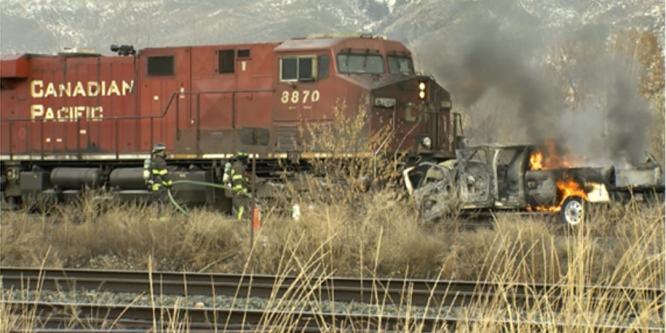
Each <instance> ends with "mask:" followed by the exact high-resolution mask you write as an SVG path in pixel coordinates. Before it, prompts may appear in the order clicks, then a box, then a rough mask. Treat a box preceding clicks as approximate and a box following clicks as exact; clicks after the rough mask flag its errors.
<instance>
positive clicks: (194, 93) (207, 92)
mask: <svg viewBox="0 0 666 333" xmlns="http://www.w3.org/2000/svg"><path fill="white" fill-rule="evenodd" d="M259 92H275V89H257V90H220V91H215V90H212V91H197V92H193V91H187V92H175V93H172V94H171V97H170V98H169V102H168V103H167V105H166V107H164V110H163V111H162V112H161V113H159V114H156V115H148V116H143V115H126V116H110V117H104V118H102V119H99V120H98V121H104V120H116V119H118V120H127V119H150V118H162V117H164V116H166V114H167V112H168V110H169V108H170V107H171V104H172V103H173V100H174V99H175V98H176V96H181V95H204V94H221V95H223V94H232V95H235V94H249V93H259ZM15 121H16V122H18V121H34V122H37V121H40V120H36V119H32V118H30V117H20V118H19V117H17V118H5V119H0V122H15ZM41 122H45V123H46V122H47V121H45V120H41ZM54 122H58V121H54Z"/></svg>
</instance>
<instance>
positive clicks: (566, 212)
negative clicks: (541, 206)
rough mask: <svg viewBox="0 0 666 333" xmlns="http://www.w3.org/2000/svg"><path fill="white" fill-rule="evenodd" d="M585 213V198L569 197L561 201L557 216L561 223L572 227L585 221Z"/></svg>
mask: <svg viewBox="0 0 666 333" xmlns="http://www.w3.org/2000/svg"><path fill="white" fill-rule="evenodd" d="M586 213H587V207H586V205H585V200H583V198H580V197H570V198H567V199H566V200H564V202H563V203H562V206H561V207H560V213H559V218H560V221H561V222H562V223H564V224H566V225H568V226H571V227H574V226H577V225H579V224H581V223H583V222H584V221H585V216H586Z"/></svg>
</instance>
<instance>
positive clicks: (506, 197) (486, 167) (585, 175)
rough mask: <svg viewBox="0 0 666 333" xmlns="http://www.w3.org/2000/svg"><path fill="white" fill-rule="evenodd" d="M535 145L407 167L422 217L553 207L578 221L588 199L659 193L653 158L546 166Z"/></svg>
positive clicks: (469, 151) (468, 151) (475, 150)
mask: <svg viewBox="0 0 666 333" xmlns="http://www.w3.org/2000/svg"><path fill="white" fill-rule="evenodd" d="M541 154H542V153H541V152H540V151H539V150H537V148H536V147H535V146H532V145H516V146H477V147H468V148H462V149H458V150H457V151H456V158H455V159H453V160H448V161H444V162H441V163H428V162H424V163H421V164H419V165H417V166H415V167H410V168H408V169H405V170H404V172H403V176H404V181H405V184H406V186H407V190H408V192H409V193H410V195H411V196H412V197H413V198H414V200H415V201H416V204H417V206H418V209H419V213H420V216H421V218H422V220H423V221H433V220H437V219H439V218H441V217H443V216H446V215H447V214H449V213H452V212H453V211H454V210H456V211H457V210H472V211H478V210H517V211H525V212H550V213H557V214H559V217H560V219H561V220H562V221H563V222H565V223H568V224H571V225H575V224H578V223H580V222H582V221H583V220H584V217H585V212H586V211H585V208H586V205H587V204H589V203H604V202H610V201H611V200H624V199H627V198H629V197H636V196H643V195H645V196H650V195H654V194H657V195H661V196H663V192H664V176H663V170H662V168H661V167H660V166H659V165H658V164H657V163H656V162H655V160H654V159H650V160H649V161H648V162H646V164H645V166H643V167H641V168H629V169H620V168H615V167H613V166H604V167H571V166H559V167H555V168H544V167H543V165H542V163H541V158H542V157H543V156H542V155H541Z"/></svg>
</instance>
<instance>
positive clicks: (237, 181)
mask: <svg viewBox="0 0 666 333" xmlns="http://www.w3.org/2000/svg"><path fill="white" fill-rule="evenodd" d="M247 160H248V155H247V154H246V153H244V152H238V153H237V154H236V156H234V158H233V159H232V161H231V163H227V164H226V165H225V168H224V177H223V179H222V181H223V182H224V184H225V186H229V187H230V188H231V193H232V194H233V214H234V216H235V217H236V219H237V220H238V221H242V220H243V219H244V218H245V217H246V216H247V214H248V212H247V211H248V205H249V197H250V195H249V192H248V189H247V185H248V177H247V172H246V171H245V170H247Z"/></svg>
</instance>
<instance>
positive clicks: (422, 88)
mask: <svg viewBox="0 0 666 333" xmlns="http://www.w3.org/2000/svg"><path fill="white" fill-rule="evenodd" d="M427 96H428V85H427V84H426V82H425V81H419V99H420V100H425V99H426V97H427Z"/></svg>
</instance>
